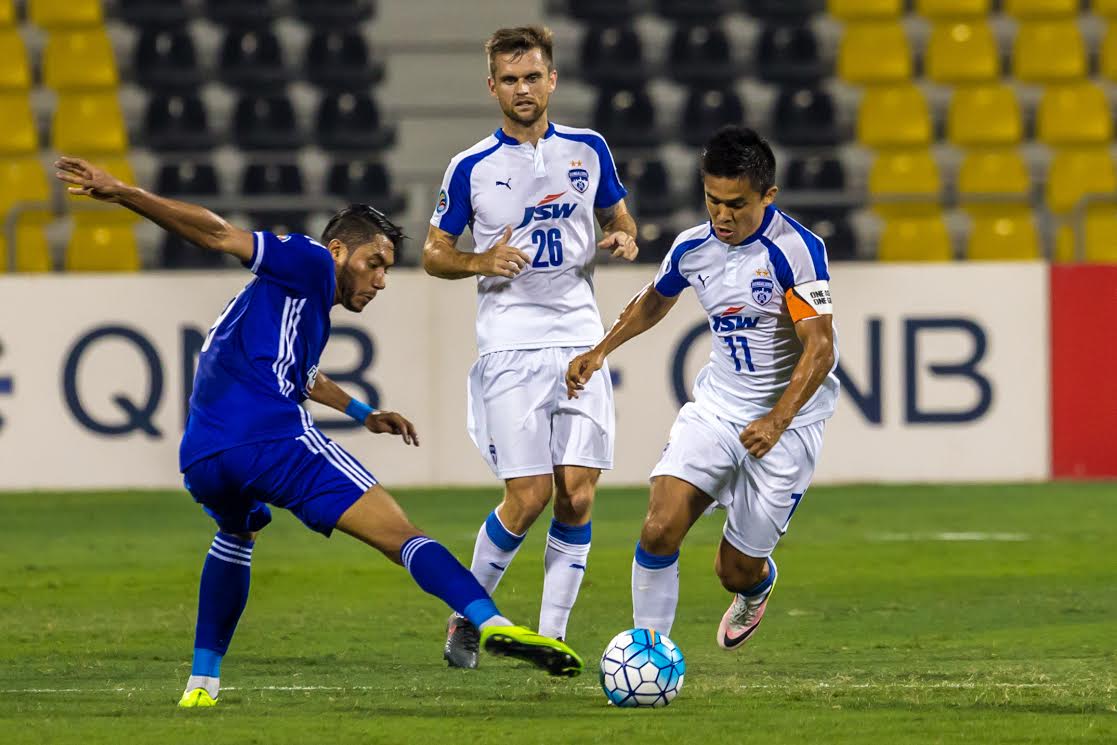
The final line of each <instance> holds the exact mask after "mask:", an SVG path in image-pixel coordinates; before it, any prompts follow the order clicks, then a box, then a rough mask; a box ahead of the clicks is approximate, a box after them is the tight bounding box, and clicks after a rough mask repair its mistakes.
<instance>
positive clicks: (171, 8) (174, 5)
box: [114, 0, 191, 29]
mask: <svg viewBox="0 0 1117 745" xmlns="http://www.w3.org/2000/svg"><path fill="white" fill-rule="evenodd" d="M114 15H115V16H116V17H117V18H120V19H121V20H122V21H125V22H127V23H130V24H132V25H133V26H140V27H148V26H151V27H156V28H164V29H170V28H174V27H175V26H177V25H179V24H183V23H186V22H187V21H188V20H189V19H190V16H191V11H190V9H189V8H187V6H186V2H185V0H116V11H115V13H114Z"/></svg>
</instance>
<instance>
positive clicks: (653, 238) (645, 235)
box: [636, 220, 678, 264]
mask: <svg viewBox="0 0 1117 745" xmlns="http://www.w3.org/2000/svg"><path fill="white" fill-rule="evenodd" d="M676 235H678V231H677V230H675V227H674V226H673V225H671V223H669V222H665V221H657V220H641V221H640V222H639V223H638V224H637V227H636V243H637V245H639V246H640V254H639V256H637V257H636V261H637V263H640V264H658V263H659V262H661V261H663V257H664V256H666V255H667V252H668V251H670V250H671V244H672V243H674V241H675V236H676Z"/></svg>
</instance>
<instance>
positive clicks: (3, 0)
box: [0, 0, 16, 28]
mask: <svg viewBox="0 0 1117 745" xmlns="http://www.w3.org/2000/svg"><path fill="white" fill-rule="evenodd" d="M15 24H16V4H15V0H0V28H11V27H12V26H14V25H15Z"/></svg>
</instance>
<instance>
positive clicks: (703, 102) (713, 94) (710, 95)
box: [680, 88, 745, 147]
mask: <svg viewBox="0 0 1117 745" xmlns="http://www.w3.org/2000/svg"><path fill="white" fill-rule="evenodd" d="M744 123H745V107H744V105H743V104H742V103H741V97H740V96H738V95H737V93H736V92H735V91H733V90H731V89H728V88H725V89H717V88H710V89H692V90H691V91H690V94H689V95H688V96H687V101H686V104H685V105H684V107H683V116H682V121H681V122H680V128H681V134H682V139H683V142H685V143H686V144H688V145H690V146H692V147H701V146H702V145H704V144H705V143H706V141H707V140H709V139H710V135H712V134H713V133H714V132H716V131H717V130H718V129H720V128H721V127H723V126H725V125H727V124H744Z"/></svg>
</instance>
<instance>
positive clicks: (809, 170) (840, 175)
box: [783, 155, 846, 192]
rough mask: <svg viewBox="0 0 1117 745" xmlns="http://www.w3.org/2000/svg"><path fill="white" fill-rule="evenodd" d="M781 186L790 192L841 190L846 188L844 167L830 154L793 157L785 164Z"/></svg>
mask: <svg viewBox="0 0 1117 745" xmlns="http://www.w3.org/2000/svg"><path fill="white" fill-rule="evenodd" d="M783 186H784V187H785V188H786V189H788V191H791V192H800V191H842V190H843V189H845V188H846V175H845V167H844V166H843V165H842V162H841V161H840V160H838V159H837V158H834V157H830V156H823V155H810V156H806V157H803V156H799V157H794V158H792V159H791V161H790V162H789V163H788V164H787V171H786V172H785V173H784V176H783Z"/></svg>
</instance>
